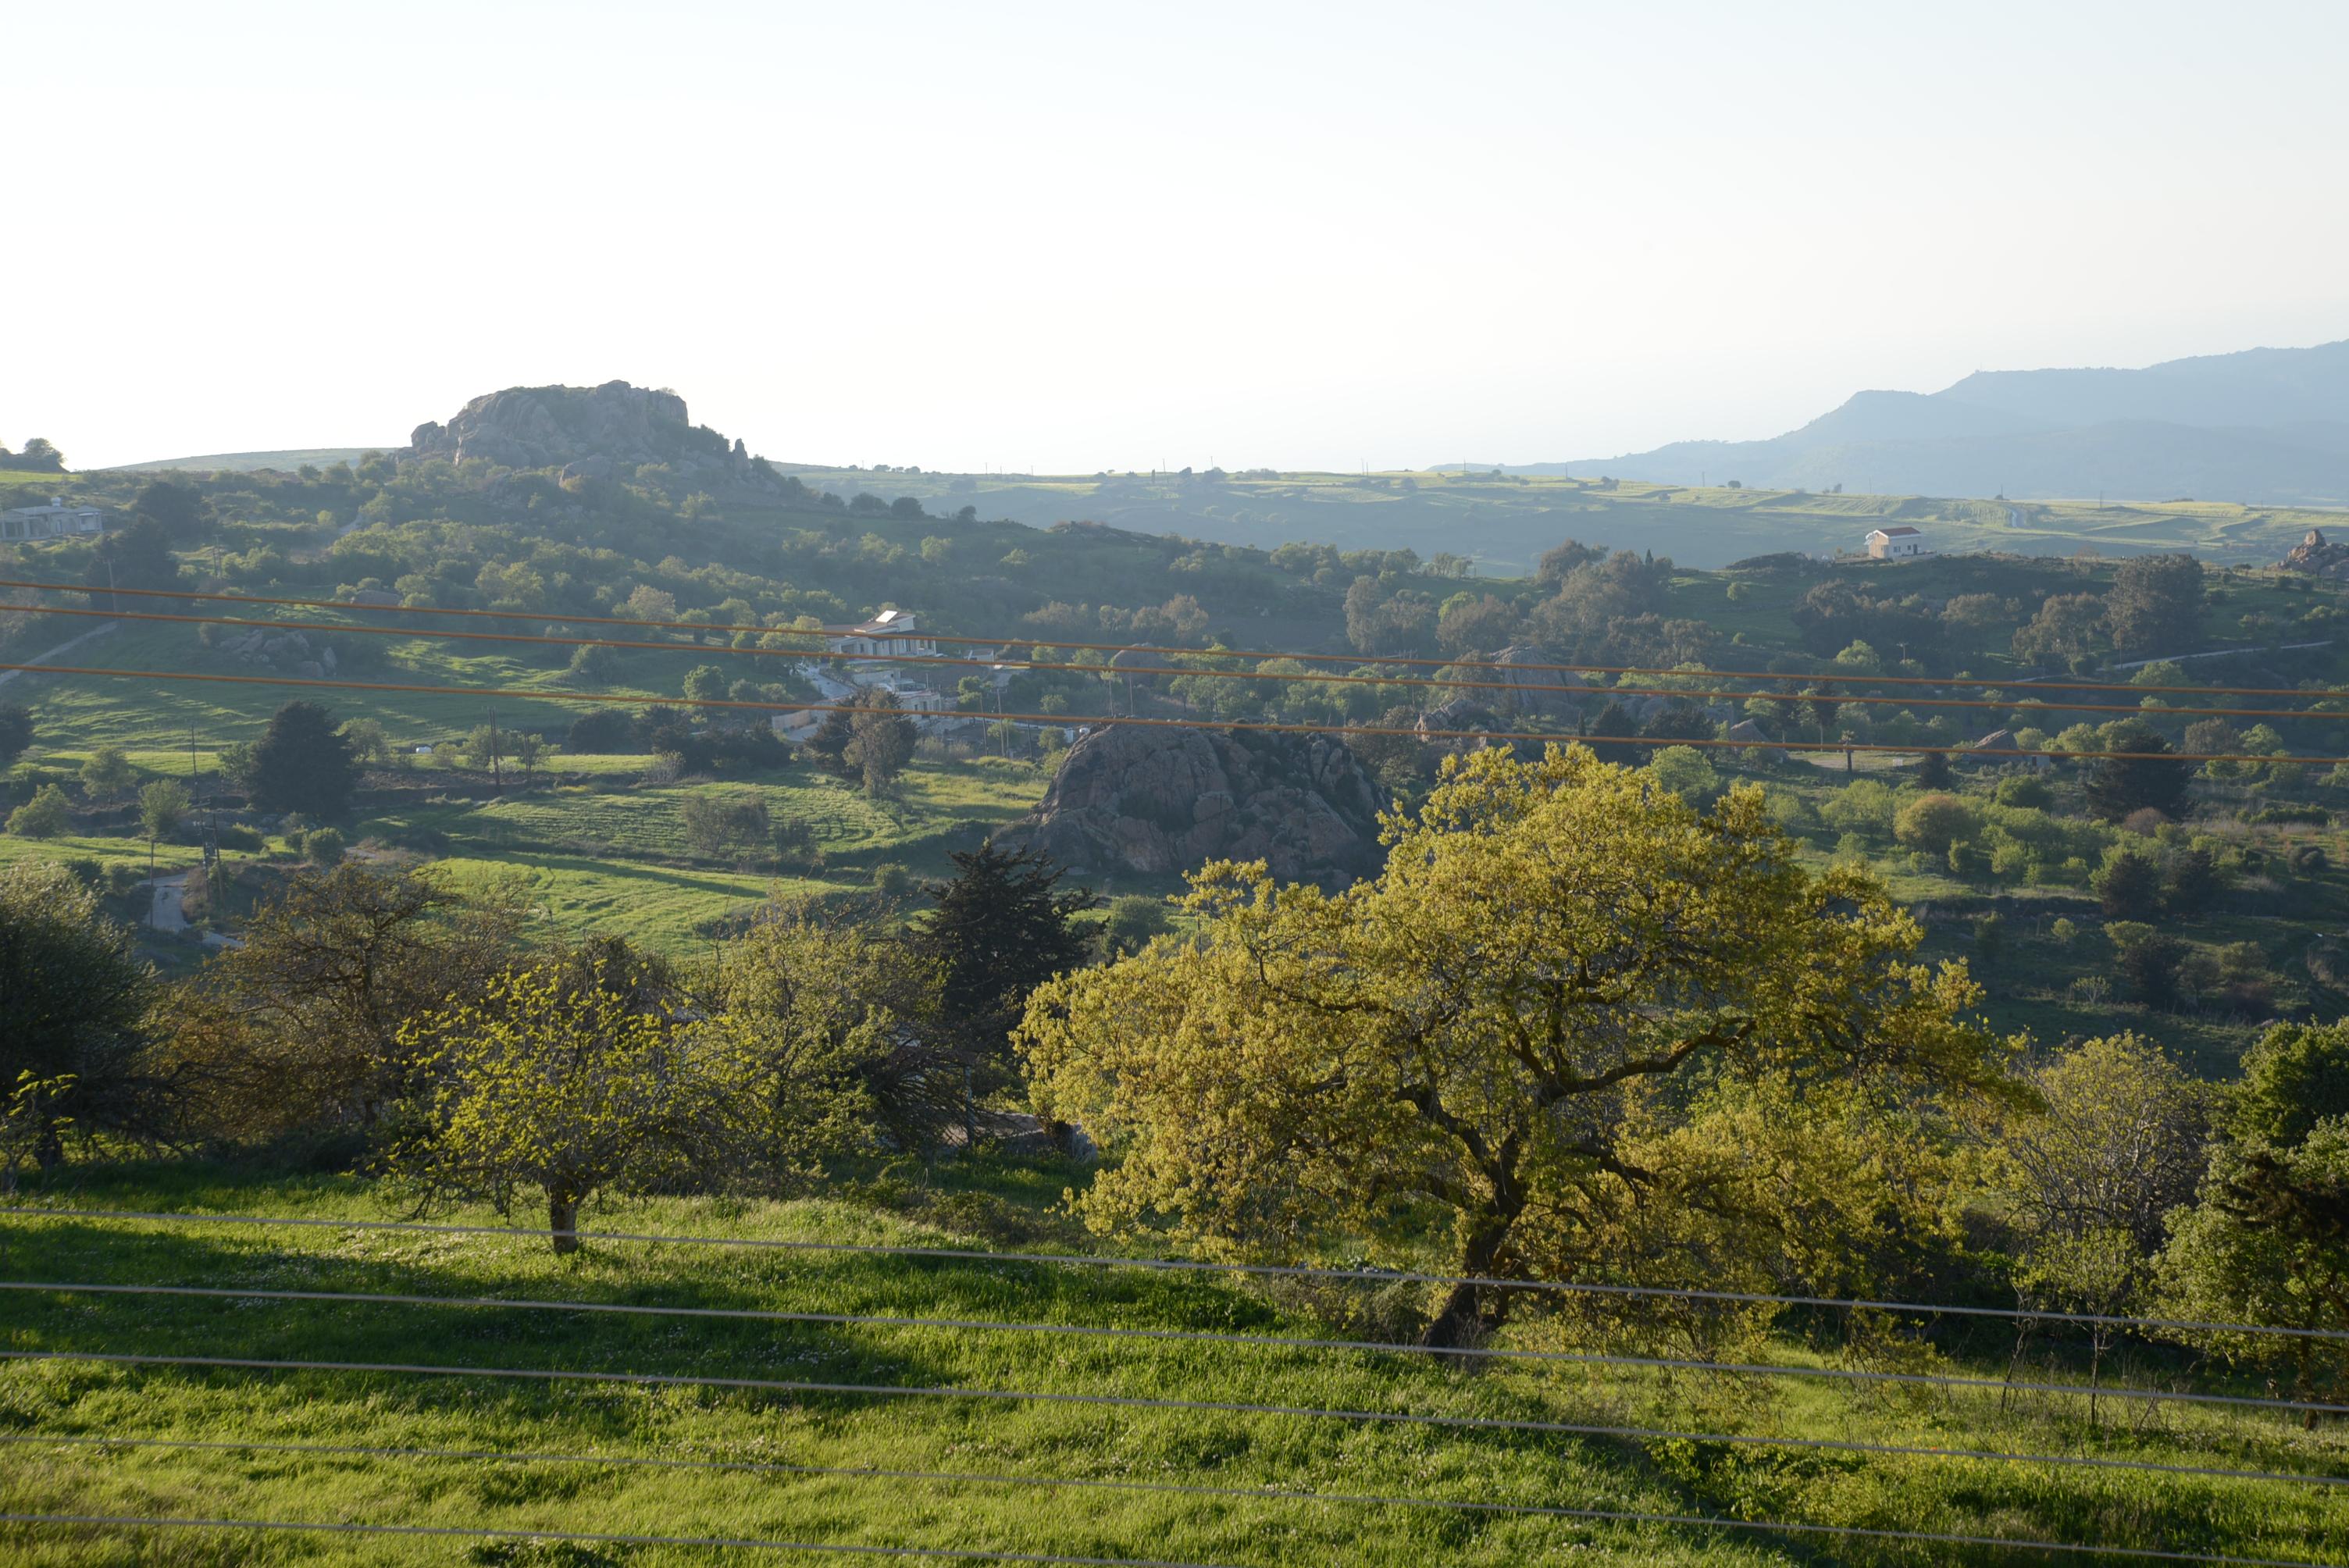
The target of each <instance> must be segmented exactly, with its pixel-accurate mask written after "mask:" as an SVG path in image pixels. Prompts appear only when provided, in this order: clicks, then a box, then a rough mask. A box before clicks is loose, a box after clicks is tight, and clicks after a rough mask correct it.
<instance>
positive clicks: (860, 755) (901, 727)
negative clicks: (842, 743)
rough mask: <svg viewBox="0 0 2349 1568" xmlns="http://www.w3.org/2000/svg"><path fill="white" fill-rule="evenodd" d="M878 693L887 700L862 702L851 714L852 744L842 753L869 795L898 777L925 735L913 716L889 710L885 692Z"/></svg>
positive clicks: (850, 737)
mask: <svg viewBox="0 0 2349 1568" xmlns="http://www.w3.org/2000/svg"><path fill="white" fill-rule="evenodd" d="M874 695H875V696H881V697H883V698H884V701H883V702H872V703H864V702H860V703H859V704H858V706H857V707H856V708H855V709H854V711H853V712H851V713H850V715H849V716H848V744H847V746H846V747H844V748H842V751H841V754H840V759H841V761H842V762H843V764H844V765H845V766H847V767H848V768H850V769H854V771H855V772H856V774H857V776H859V777H860V778H862V779H864V792H865V793H866V794H867V795H879V794H882V793H884V792H885V791H886V790H887V789H888V788H889V786H890V785H891V784H893V783H895V781H896V778H897V775H898V774H900V773H903V772H904V771H905V764H906V763H908V762H911V761H912V760H913V759H914V748H915V745H916V743H917V742H918V741H920V739H921V738H922V732H921V731H920V730H918V729H916V728H915V727H914V721H913V720H912V719H910V718H907V717H905V715H904V714H901V713H894V712H891V711H889V709H888V707H886V706H885V703H886V694H885V693H876V694H874Z"/></svg>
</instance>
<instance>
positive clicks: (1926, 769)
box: [1916, 751, 1957, 789]
mask: <svg viewBox="0 0 2349 1568" xmlns="http://www.w3.org/2000/svg"><path fill="white" fill-rule="evenodd" d="M1916 779H1917V782H1918V784H1919V785H1920V786H1921V787H1922V788H1924V789H1950V788H1951V786H1953V785H1954V784H1956V782H1957V775H1956V774H1955V773H1953V772H1952V771H1951V768H1950V754H1949V753H1948V752H1946V751H1927V752H1923V753H1920V755H1919V756H1918V758H1917V767H1916Z"/></svg>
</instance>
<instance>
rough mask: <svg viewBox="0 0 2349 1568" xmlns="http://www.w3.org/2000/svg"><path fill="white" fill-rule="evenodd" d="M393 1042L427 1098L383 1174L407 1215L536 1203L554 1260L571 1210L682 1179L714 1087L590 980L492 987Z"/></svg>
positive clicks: (621, 980)
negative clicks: (403, 1195)
mask: <svg viewBox="0 0 2349 1568" xmlns="http://www.w3.org/2000/svg"><path fill="white" fill-rule="evenodd" d="M607 981H609V982H612V983H608V984H607V983H606V982H607ZM399 1041H400V1045H401V1046H402V1047H403V1048H404V1049H405V1050H406V1051H407V1052H408V1053H409V1054H410V1055H411V1056H412V1057H414V1058H415V1059H416V1060H417V1061H418V1062H419V1065H420V1067H421V1068H422V1070H423V1072H424V1073H425V1075H426V1076H427V1078H428V1079H429V1083H430V1085H431V1087H430V1088H429V1089H428V1090H427V1091H426V1092H425V1093H424V1095H423V1096H422V1097H421V1099H420V1104H419V1108H418V1109H419V1119H418V1122H417V1123H416V1125H415V1126H414V1127H413V1129H412V1130H410V1132H409V1135H408V1136H407V1137H406V1138H404V1139H403V1140H401V1141H400V1142H399V1143H398V1145H397V1146H396V1147H395V1148H394V1150H393V1151H392V1154H391V1157H390V1161H389V1166H390V1170H391V1171H392V1173H393V1174H394V1176H395V1177H397V1178H398V1180H399V1181H401V1182H402V1183H403V1184H404V1185H406V1186H408V1187H409V1189H410V1190H412V1191H414V1192H415V1193H416V1194H417V1195H418V1197H419V1204H420V1206H422V1205H430V1204H433V1203H437V1202H442V1201H446V1200H451V1199H474V1200H481V1201H486V1202H489V1203H490V1204H492V1206H493V1207H494V1208H496V1210H497V1211H498V1212H500V1213H501V1214H507V1213H511V1212H513V1209H514V1206H515V1204H516V1202H517V1201H518V1200H520V1199H522V1198H523V1196H524V1195H525V1194H536V1195H537V1196H538V1197H540V1198H542V1199H543V1201H544V1202H545V1205H546V1217H547V1230H548V1232H549V1233H550V1234H551V1236H552V1237H553V1239H554V1250H555V1251H556V1252H558V1253H568V1252H573V1251H575V1250H577V1248H578V1245H579V1238H578V1219H579V1208H580V1205H581V1204H583V1203H586V1202H592V1201H593V1200H594V1199H595V1197H596V1196H598V1195H599V1194H601V1193H605V1192H609V1191H644V1190H646V1189H647V1188H649V1187H652V1186H655V1185H657V1184H659V1183H661V1182H663V1181H667V1180H672V1179H674V1178H676V1177H677V1176H678V1175H679V1174H681V1173H682V1172H683V1171H685V1170H686V1168H687V1165H688V1159H689V1156H690V1150H691V1148H692V1136H693V1129H694V1127H695V1124H696V1122H697V1121H698V1119H700V1118H701V1117H702V1116H703V1115H704V1114H706V1112H707V1110H708V1109H709V1104H710V1101H711V1097H712V1096H713V1094H715V1093H716V1092H718V1090H719V1084H718V1083H716V1082H715V1081H714V1078H715V1076H716V1075H713V1074H712V1073H711V1072H709V1070H707V1064H705V1063H702V1062H699V1061H697V1060H696V1059H695V1057H694V1055H693V1053H692V1052H691V1050H690V1049H689V1048H688V1046H689V1043H690V1042H689V1038H688V1034H687V1032H686V1031H683V1030H681V1029H680V1028H679V1027H678V1026H677V1025H676V1024H675V1023H674V1022H672V1020H671V1019H670V1018H669V1017H668V1016H667V1014H666V1013H665V1012H664V1011H661V1010H659V1009H657V1008H648V1007H647V1006H645V1005H644V1003H643V1001H642V1000H641V999H640V998H639V997H638V996H637V995H636V994H635V987H634V986H633V985H632V984H630V983H629V981H628V980H627V977H626V976H616V975H606V974H605V973H604V972H603V970H602V969H601V968H598V969H596V970H595V972H594V973H593V974H592V975H591V977H590V979H589V981H588V983H586V984H584V985H583V984H580V983H578V978H577V977H576V976H574V975H567V974H565V973H564V968H563V966H561V965H554V964H548V965H539V966H536V967H533V968H529V969H523V970H518V971H515V972H513V973H511V974H507V975H500V976H498V977H496V978H495V979H492V981H491V982H490V983H489V985H488V986H487V988H486V989H485V991H484V993H483V994H482V995H481V997H480V998H479V999H478V1000H476V1001H470V1002H464V1003H460V1004H458V1005H455V1006H449V1007H444V1008H440V1009H437V1010H435V1011H432V1012H429V1013H427V1014H425V1015H423V1016H420V1017H418V1018H416V1019H413V1020H411V1021H410V1022H409V1023H408V1024H407V1025H406V1026H403V1027H402V1028H401V1030H400V1035H399Z"/></svg>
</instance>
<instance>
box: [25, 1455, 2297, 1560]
mask: <svg viewBox="0 0 2349 1568" xmlns="http://www.w3.org/2000/svg"><path fill="white" fill-rule="evenodd" d="M0 1443H28V1444H36V1445H37V1444H41V1443H51V1444H57V1445H59V1446H69V1447H82V1448H126V1449H138V1448H145V1449H196V1450H202V1451H218V1452H230V1453H269V1454H301V1455H305V1456H313V1457H316V1458H321V1459H335V1458H351V1459H413V1460H453V1461H457V1462H460V1463H469V1464H479V1463H483V1462H491V1463H504V1464H576V1465H606V1466H611V1467H615V1468H619V1469H630V1470H634V1469H649V1470H720V1471H741V1472H745V1473H749V1474H758V1475H803V1476H824V1477H834V1478H840V1479H844V1480H895V1481H905V1480H916V1481H936V1482H940V1483H943V1484H947V1485H954V1486H1027V1487H1052V1488H1061V1487H1065V1488H1072V1489H1082V1490H1087V1491H1135V1492H1143V1493H1158V1494H1160V1495H1164V1496H1173V1497H1195V1498H1216V1499H1231V1500H1239V1501H1253V1500H1263V1501H1280V1502H1318V1503H1331V1504H1342V1505H1344V1506H1347V1507H1351V1508H1410V1509H1444V1510H1453V1511H1460V1512H1465V1513H1496V1514H1506V1515H1521V1516H1527V1517H1532V1518H1539V1519H1572V1520H1588V1521H1590V1522H1594V1523H1602V1524H1661V1525H1672V1526H1682V1527H1691V1526H1692V1527H1696V1528H1700V1529H1711V1530H1759V1531H1768V1532H1773V1533H1786V1534H1797V1535H1803V1534H1824V1535H1847V1536H1862V1537H1866V1538H1868V1539H1872V1540H1889V1541H1910V1542H1929V1543H1933V1544H1940V1545H1953V1546H2001V1547H2010V1548H2013V1549H2015V1550H2018V1551H2033V1552H2068V1553H2091V1554H2095V1555H2099V1556H2122V1557H2146V1558H2153V1559H2157V1560H2159V1561H2163V1562H2171V1563H2220V1564H2229V1565H2234V1568H2323V1565H2322V1564H2318V1563H2303V1562H2301V1561H2299V1560H2296V1559H2291V1558H2281V1557H2237V1556H2226V1555H2218V1554H2212V1553H2197V1552H2172V1551H2166V1550H2163V1549H2161V1548H2158V1547H2135V1546H2106V1545H2101V1544H2092V1543H2087V1542H2068V1541H2036V1540H2029V1539H2025V1538H2022V1537H2017V1536H2009V1535H1956V1534H1944V1533H1941V1532H1932V1531H1917V1530H1883V1529H1874V1528H1870V1527H1868V1526H1866V1525H1855V1524H1808V1523H1801V1522H1795V1521H1791V1520H1760V1519H1724V1518H1722V1517H1721V1516H1719V1515H1717V1514H1678V1513H1648V1512H1641V1511H1632V1510H1628V1509H1600V1508H1566V1507H1562V1506H1559V1505H1557V1504H1553V1503H1538V1502H1493V1501H1484V1500H1479V1499H1460V1500H1454V1499H1451V1498H1440V1497H1390V1496H1384V1495H1381V1494H1376V1493H1362V1492H1327V1491H1303V1490H1299V1489H1296V1488H1286V1487H1245V1486H1195V1485H1187V1484H1185V1483H1183V1482H1179V1481H1149V1480H1113V1479H1108V1478H1093V1477H1083V1476H1030V1475H984V1474H972V1473H969V1472H966V1471H957V1470H874V1469H864V1468H859V1467H856V1466H853V1465H794V1464H783V1463H780V1462H777V1461H773V1460H681V1459H660V1458H655V1457H649V1456H639V1455H610V1454H554V1453H533V1452H513V1451H509V1450H502V1449H418V1448H387V1447H369V1446H366V1445H361V1444H341V1443H275V1442H243V1441H213V1440H208V1439H201V1438H115V1437H103V1436H85V1435H82V1434H78V1433H77V1434H69V1435H65V1436H46V1437H45V1436H42V1435H39V1434H36V1433H0Z"/></svg>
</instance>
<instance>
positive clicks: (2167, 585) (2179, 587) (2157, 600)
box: [2105, 555, 2203, 655]
mask: <svg viewBox="0 0 2349 1568" xmlns="http://www.w3.org/2000/svg"><path fill="white" fill-rule="evenodd" d="M2202 603H2203V594H2202V563H2201V562H2199V561H2197V560H2195V559H2194V557H2192V556H2191V555H2133V556H2131V557H2129V558H2128V559H2127V561H2124V562H2121V563H2120V565H2119V566H2118V567H2117V568H2116V569H2115V571H2114V573H2113V586H2112V591H2111V592H2110V593H2106V595H2105V624H2106V628H2107V629H2109V630H2110V632H2111V633H2112V638H2113V646H2114V647H2115V648H2116V649H2117V650H2118V651H2119V652H2120V653H2122V654H2124V655H2127V654H2141V653H2146V652H2148V651H2150V650H2152V649H2155V648H2161V647H2168V648H2176V649H2178V651H2180V652H2184V651H2186V650H2187V649H2188V648H2189V646H2190V645H2193V644H2196V643H2199V642H2200V641H2201V640H2202Z"/></svg>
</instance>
